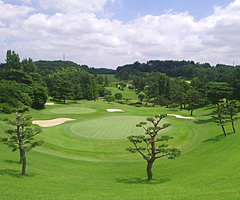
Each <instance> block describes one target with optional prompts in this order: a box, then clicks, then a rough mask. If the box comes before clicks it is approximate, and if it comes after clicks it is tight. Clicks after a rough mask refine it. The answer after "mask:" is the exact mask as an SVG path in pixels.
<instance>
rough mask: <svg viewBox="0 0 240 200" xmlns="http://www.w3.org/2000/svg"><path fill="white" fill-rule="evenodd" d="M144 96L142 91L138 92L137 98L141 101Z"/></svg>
mask: <svg viewBox="0 0 240 200" xmlns="http://www.w3.org/2000/svg"><path fill="white" fill-rule="evenodd" d="M145 97H146V95H145V94H144V92H140V93H139V94H138V98H139V99H140V101H142V100H143V99H144V98H145Z"/></svg>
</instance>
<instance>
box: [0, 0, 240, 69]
mask: <svg viewBox="0 0 240 200" xmlns="http://www.w3.org/2000/svg"><path fill="white" fill-rule="evenodd" d="M106 1H107V0H99V1H89V0H88V1H87V0H86V1H83V0H82V1H80V2H79V1H77V0H72V1H66V0H58V1H57V0H52V1H47V0H40V4H41V6H42V7H44V8H45V9H48V8H56V7H57V11H58V13H55V14H53V15H50V14H44V13H37V12H35V13H34V14H32V15H29V16H27V15H28V14H29V12H31V11H32V10H33V8H29V7H26V6H22V7H19V6H13V5H10V4H4V3H3V2H2V1H0V12H1V11H3V12H5V11H4V10H6V9H7V8H8V9H11V10H12V11H16V13H14V14H8V15H7V16H6V17H5V19H8V20H10V21H11V23H10V24H7V25H6V24H5V23H4V22H3V21H2V22H1V18H0V37H1V39H2V42H1V45H2V46H3V48H4V50H5V51H6V50H7V49H13V50H15V51H16V52H18V53H19V55H20V56H21V57H23V58H26V57H31V58H33V59H34V60H39V59H49V60H53V59H62V55H63V54H66V59H68V60H72V61H75V62H77V63H79V64H87V65H89V66H95V67H109V68H116V67H117V66H118V65H123V64H126V63H133V62H135V61H140V62H146V61H147V60H150V59H163V60H165V59H173V60H175V59H176V60H181V59H185V60H194V61H196V62H210V63H211V64H216V63H226V64H232V61H233V60H235V63H236V64H240V59H239V58H238V57H239V54H240V50H239V46H240V39H239V38H238V35H239V32H240V21H239V16H240V0H236V1H235V2H233V3H231V4H229V5H228V6H227V7H225V8H221V7H214V13H213V14H212V15H211V16H209V17H206V18H204V19H202V20H200V21H195V20H194V18H193V17H192V16H190V15H189V14H188V13H174V14H173V13H171V11H169V12H167V13H166V14H164V15H161V16H152V15H146V16H143V17H139V18H136V19H135V20H133V21H131V22H128V23H125V24H124V23H123V22H121V21H118V20H111V19H109V18H101V19H100V18H98V17H97V15H96V14H94V13H96V12H102V11H103V10H104V5H105V3H106ZM111 1H112V3H114V2H115V1H113V0H111ZM115 3H116V2H115ZM1 6H2V7H1ZM20 8H21V9H20ZM64 8H65V9H64ZM71 9H74V11H75V12H73V13H70V12H69V11H70V10H71ZM18 10H21V12H20V11H18ZM78 11H79V12H78ZM16 16H20V17H24V16H27V17H25V18H24V20H22V21H21V23H19V21H18V22H17V21H15V20H14V18H15V17H16ZM0 53H1V55H3V56H4V55H5V53H4V54H2V52H0ZM3 56H2V57H1V59H0V62H3V60H4V57H3Z"/></svg>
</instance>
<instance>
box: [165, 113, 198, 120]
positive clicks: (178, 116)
mask: <svg viewBox="0 0 240 200" xmlns="http://www.w3.org/2000/svg"><path fill="white" fill-rule="evenodd" d="M167 115H168V116H174V117H176V118H181V119H195V118H193V117H183V116H181V115H176V114H167Z"/></svg>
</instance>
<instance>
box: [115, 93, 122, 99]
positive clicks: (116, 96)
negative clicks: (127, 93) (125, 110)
mask: <svg viewBox="0 0 240 200" xmlns="http://www.w3.org/2000/svg"><path fill="white" fill-rule="evenodd" d="M114 96H115V98H116V99H117V100H122V98H123V95H122V93H116V94H114Z"/></svg>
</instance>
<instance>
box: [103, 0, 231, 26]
mask: <svg viewBox="0 0 240 200" xmlns="http://www.w3.org/2000/svg"><path fill="white" fill-rule="evenodd" d="M230 2H233V1H230V0H124V1H121V2H120V3H114V4H112V3H111V2H108V4H107V9H109V10H110V11H112V12H113V13H114V16H113V17H114V18H116V19H119V20H121V21H124V22H127V21H129V20H132V19H134V18H136V17H138V16H144V15H148V14H151V15H162V14H164V13H166V12H168V11H171V12H173V13H174V12H175V13H180V12H188V13H189V14H190V15H192V16H194V18H195V19H196V20H200V19H201V18H203V17H207V16H209V15H211V14H212V13H213V6H215V5H218V6H223V7H225V6H227V5H228V4H229V3H230Z"/></svg>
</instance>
